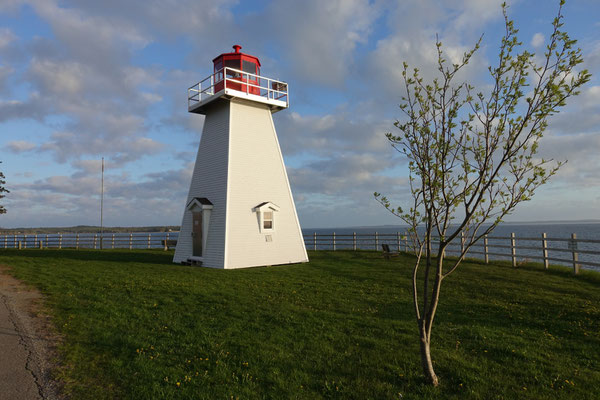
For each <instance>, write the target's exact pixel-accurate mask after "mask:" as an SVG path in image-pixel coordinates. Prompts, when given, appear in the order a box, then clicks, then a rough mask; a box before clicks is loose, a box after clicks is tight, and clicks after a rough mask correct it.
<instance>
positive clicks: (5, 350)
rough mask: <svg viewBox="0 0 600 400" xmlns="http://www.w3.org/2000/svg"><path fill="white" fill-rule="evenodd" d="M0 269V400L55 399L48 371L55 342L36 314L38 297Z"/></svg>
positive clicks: (55, 390) (55, 388)
mask: <svg viewBox="0 0 600 400" xmlns="http://www.w3.org/2000/svg"><path fill="white" fill-rule="evenodd" d="M7 269H8V267H5V266H2V265H0V400H38V399H44V400H48V399H59V397H58V396H57V393H58V385H57V384H56V383H55V382H53V381H52V379H51V376H50V370H51V367H52V363H51V361H52V359H53V358H54V349H55V346H56V344H57V343H58V340H57V338H56V337H54V336H53V335H50V334H49V333H48V332H50V330H49V329H48V328H49V324H50V322H49V320H48V318H47V317H45V316H43V315H42V314H41V313H39V309H40V307H39V304H40V303H39V302H40V300H41V298H42V295H41V294H40V293H39V292H38V291H37V290H35V289H32V288H30V287H27V286H25V285H23V284H22V283H21V282H19V281H17V280H16V279H15V278H13V277H12V276H10V275H8V274H7V273H6V270H7Z"/></svg>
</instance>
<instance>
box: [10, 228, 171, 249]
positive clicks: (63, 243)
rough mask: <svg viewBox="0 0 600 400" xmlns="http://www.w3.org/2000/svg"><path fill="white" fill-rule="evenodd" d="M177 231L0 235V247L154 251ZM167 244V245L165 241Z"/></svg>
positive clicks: (165, 245)
mask: <svg viewBox="0 0 600 400" xmlns="http://www.w3.org/2000/svg"><path fill="white" fill-rule="evenodd" d="M178 233H179V232H149V233H148V232H135V233H104V234H102V235H101V234H99V233H65V234H63V233H54V234H43V235H35V234H32V235H24V234H15V235H0V248H4V249H11V248H12V249H31V248H58V249H66V248H72V249H127V248H128V249H130V250H131V249H156V248H165V249H166V248H167V244H170V243H172V242H173V240H176V239H177V237H178ZM165 241H167V242H165Z"/></svg>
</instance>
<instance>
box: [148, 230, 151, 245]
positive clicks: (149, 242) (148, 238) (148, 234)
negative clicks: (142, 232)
mask: <svg viewBox="0 0 600 400" xmlns="http://www.w3.org/2000/svg"><path fill="white" fill-rule="evenodd" d="M150 235H151V234H150V233H149V234H148V248H150Z"/></svg>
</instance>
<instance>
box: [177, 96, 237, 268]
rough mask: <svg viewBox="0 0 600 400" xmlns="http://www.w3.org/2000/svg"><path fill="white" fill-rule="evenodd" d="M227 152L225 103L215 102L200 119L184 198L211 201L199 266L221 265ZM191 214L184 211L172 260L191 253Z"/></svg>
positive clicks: (223, 263) (227, 126)
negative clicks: (197, 138)
mask: <svg viewBox="0 0 600 400" xmlns="http://www.w3.org/2000/svg"><path fill="white" fill-rule="evenodd" d="M228 154H229V102H225V101H224V102H217V104H215V105H214V108H213V109H211V112H210V113H208V115H207V116H206V118H205V120H204V128H203V129H202V137H201V139H200V146H199V148H198V155H197V156H196V164H195V166H194V173H193V175H192V182H191V184H190V191H189V193H188V197H187V200H186V204H188V203H189V202H190V201H191V200H192V198H194V197H206V198H207V199H208V200H210V201H211V202H212V203H213V210H212V213H211V216H210V225H209V230H208V232H204V234H205V235H208V236H207V238H206V249H204V254H203V265H205V266H208V267H214V268H224V265H225V261H224V260H225V249H224V247H223V245H222V243H224V242H225V218H226V215H225V211H226V206H227V203H226V201H227V166H228V163H227V159H228ZM191 234H192V213H191V212H189V211H187V210H186V211H184V213H183V220H182V222H181V230H180V233H179V239H178V240H177V248H176V249H175V256H174V258H173V262H176V263H179V262H182V261H186V260H187V259H188V258H190V257H191V256H192V235H191Z"/></svg>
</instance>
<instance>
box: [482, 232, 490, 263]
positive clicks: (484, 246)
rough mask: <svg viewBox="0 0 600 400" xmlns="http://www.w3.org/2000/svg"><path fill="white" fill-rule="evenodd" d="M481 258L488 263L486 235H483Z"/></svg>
mask: <svg viewBox="0 0 600 400" xmlns="http://www.w3.org/2000/svg"><path fill="white" fill-rule="evenodd" d="M483 259H484V260H485V263H486V264H489V263H490V257H489V255H488V237H487V235H485V236H483Z"/></svg>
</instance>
